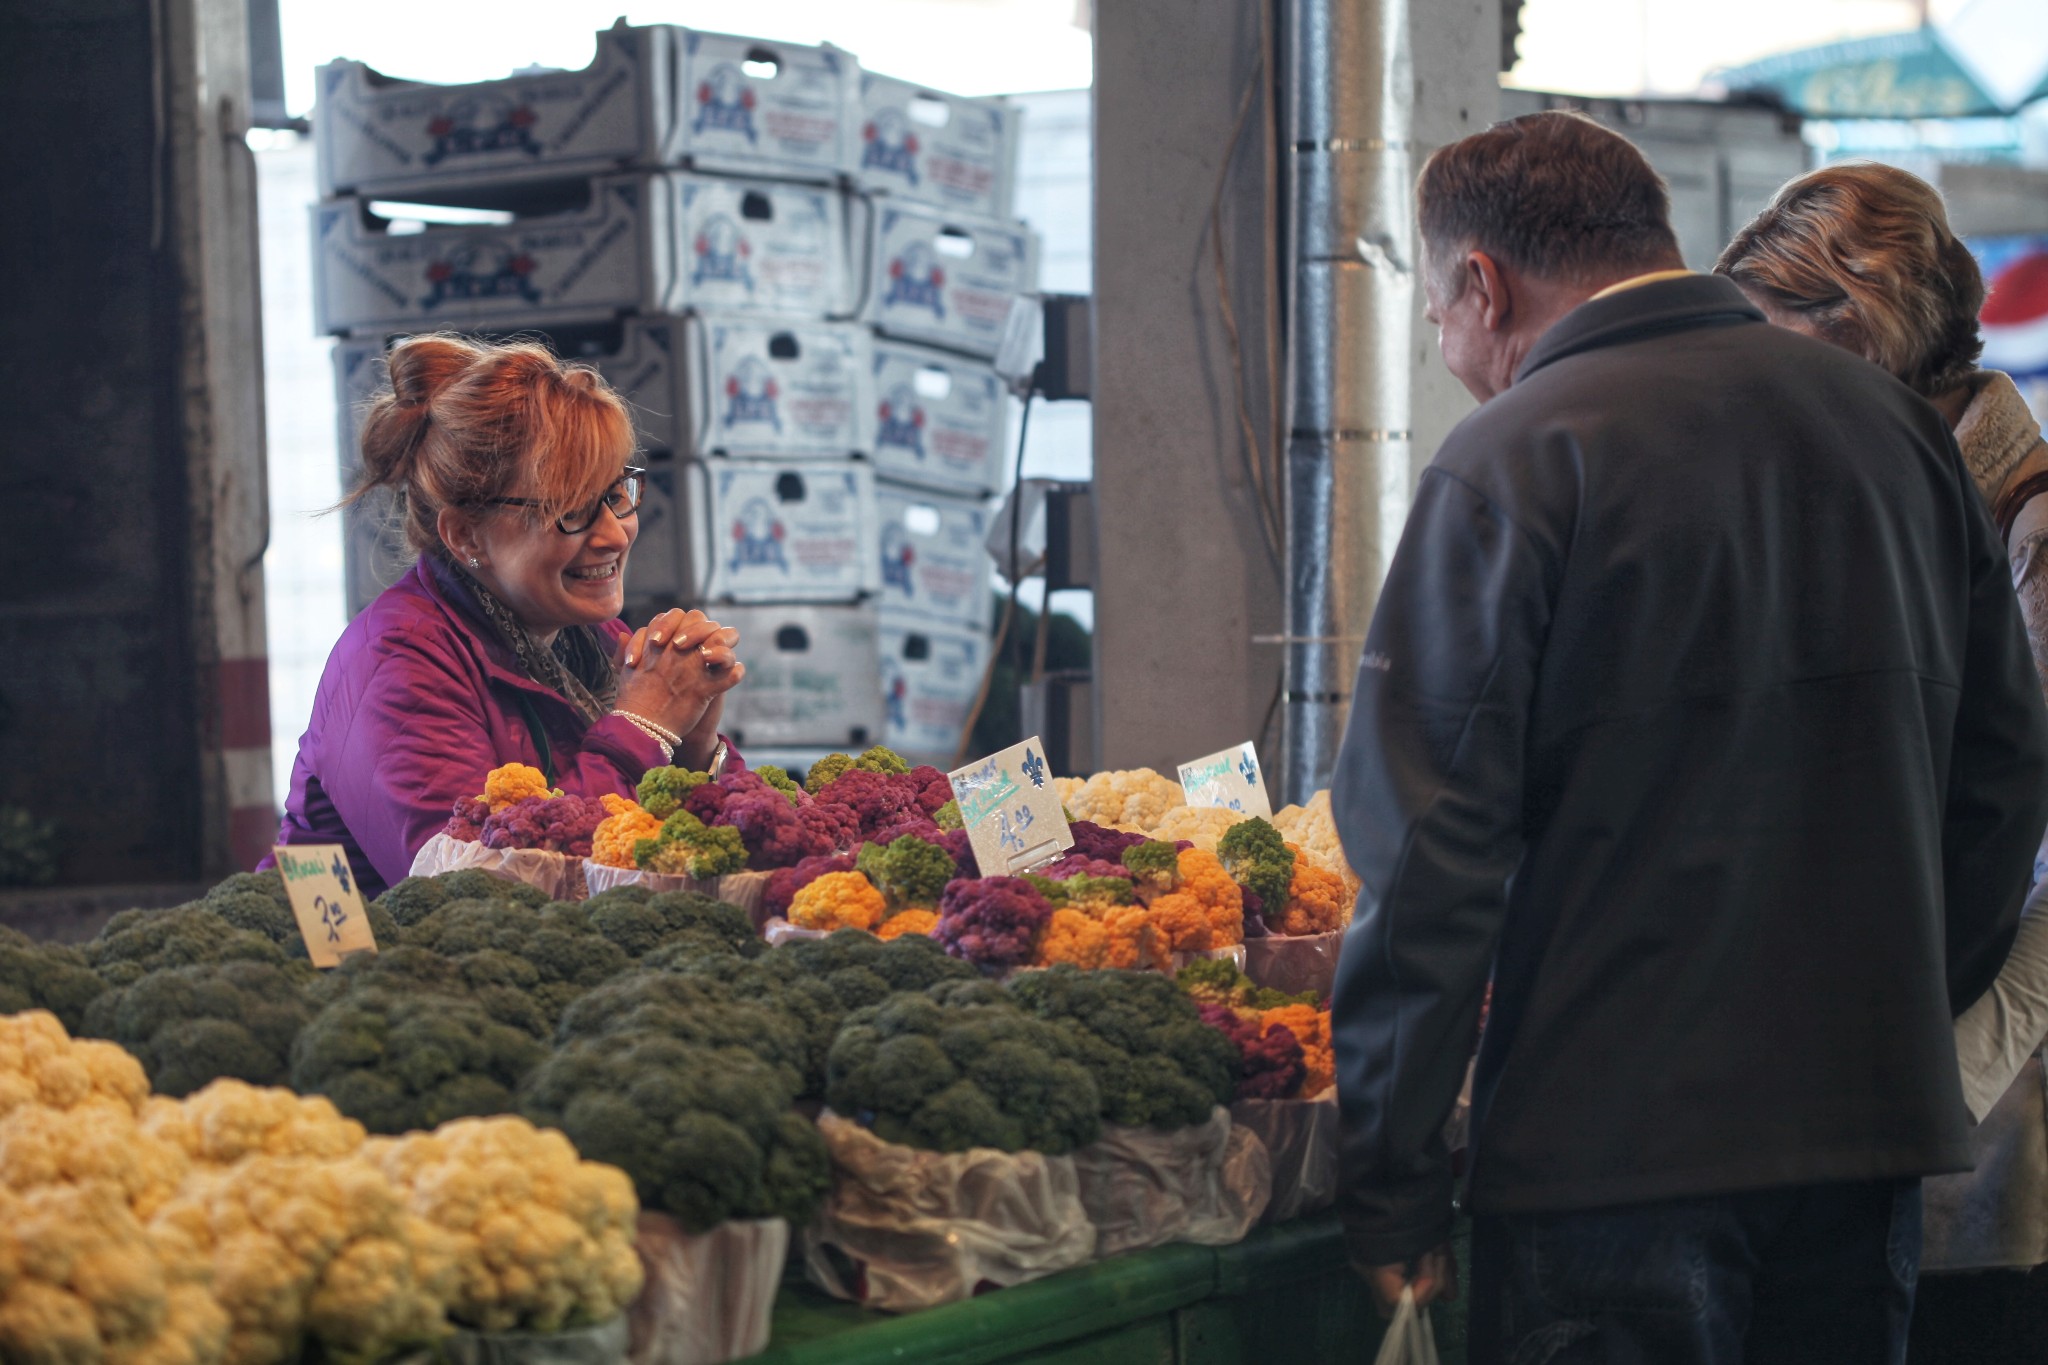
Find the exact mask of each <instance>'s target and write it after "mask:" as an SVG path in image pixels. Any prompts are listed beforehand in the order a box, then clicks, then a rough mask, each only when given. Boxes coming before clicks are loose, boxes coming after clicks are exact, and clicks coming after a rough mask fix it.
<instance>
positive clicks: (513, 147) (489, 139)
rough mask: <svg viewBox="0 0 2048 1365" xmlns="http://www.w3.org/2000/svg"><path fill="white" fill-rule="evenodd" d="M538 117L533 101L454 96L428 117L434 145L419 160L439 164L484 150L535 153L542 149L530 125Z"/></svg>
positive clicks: (476, 154)
mask: <svg viewBox="0 0 2048 1365" xmlns="http://www.w3.org/2000/svg"><path fill="white" fill-rule="evenodd" d="M539 121H540V115H539V114H536V113H535V112H534V111H533V106H532V105H530V104H527V103H525V102H523V101H520V100H511V99H506V98H505V97H504V96H502V95H499V96H477V95H472V96H469V97H468V98H466V99H461V100H457V101H456V102H455V103H454V104H451V105H449V106H448V107H447V108H446V109H444V110H442V111H441V112H440V113H438V114H436V115H434V116H433V117H432V118H431V119H428V120H427V136H429V137H431V138H433V139H434V146H433V148H432V150H430V151H428V152H427V154H426V155H425V156H423V157H421V158H420V163H421V164H422V165H426V166H438V165H439V164H440V163H441V162H443V161H446V160H447V159H448V158H449V157H451V156H479V155H482V154H484V153H487V152H525V153H526V154H527V155H528V156H535V157H537V156H539V155H540V154H541V150H542V149H541V145H540V143H538V142H536V141H535V140H534V137H533V125H534V124H536V123H538V122H539Z"/></svg>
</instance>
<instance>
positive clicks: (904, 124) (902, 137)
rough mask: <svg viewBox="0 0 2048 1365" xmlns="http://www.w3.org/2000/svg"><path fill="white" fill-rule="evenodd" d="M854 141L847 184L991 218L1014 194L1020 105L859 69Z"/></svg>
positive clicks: (1002, 212) (1002, 215)
mask: <svg viewBox="0 0 2048 1365" xmlns="http://www.w3.org/2000/svg"><path fill="white" fill-rule="evenodd" d="M860 105H861V127H860V145H859V147H858V149H857V157H856V161H855V165H854V183H855V184H856V185H858V186H860V188H861V189H863V190H866V191H867V192H868V193H870V194H888V195H894V196H896V197H897V198H900V199H908V200H914V201H916V202H917V203H921V204H931V205H934V206H936V207H938V208H942V209H946V210H949V211H951V212H954V213H965V214H970V215H972V216H974V217H976V218H980V219H986V220H991V221H1000V220H1002V219H1006V218H1008V217H1009V216H1010V214H1011V207H1010V206H1011V202H1012V200H1013V199H1014V198H1015V194H1016V182H1017V135H1018V127H1019V124H1020V122H1021V121H1022V117H1023V111H1022V110H1021V109H1019V108H1018V107H1017V106H1016V105H1014V104H1011V103H1010V102H1009V101H1007V100H1001V99H969V98H967V97H966V96H963V95H948V94H945V93H944V92H942V91H938V90H929V89H926V88H925V87H924V86H921V85H913V84H912V83H911V82H909V81H901V80H897V79H896V78H895V77H894V76H881V75H877V74H875V73H874V72H872V71H863V72H862V73H861V75H860Z"/></svg>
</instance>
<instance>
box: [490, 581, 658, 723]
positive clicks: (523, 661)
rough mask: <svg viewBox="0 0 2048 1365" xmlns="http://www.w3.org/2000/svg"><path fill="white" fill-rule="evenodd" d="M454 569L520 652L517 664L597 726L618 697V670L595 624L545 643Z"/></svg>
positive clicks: (501, 634)
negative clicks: (551, 642) (613, 664)
mask: <svg viewBox="0 0 2048 1365" xmlns="http://www.w3.org/2000/svg"><path fill="white" fill-rule="evenodd" d="M455 572H456V577H457V578H458V579H460V580H461V582H462V585H463V586H464V587H465V588H467V589H469V591H470V592H471V593H473V594H474V595H475V597H476V603H477V606H478V607H479V608H480V609H481V610H482V612H483V615H484V619H485V620H487V621H489V622H490V623H491V625H492V627H493V628H494V629H496V630H497V632H498V636H499V638H501V639H502V640H504V642H505V643H506V644H508V645H510V646H511V647H512V652H513V653H514V654H516V655H518V656H519V667H520V668H521V669H523V670H525V673H526V676H527V677H529V678H531V679H533V680H534V681H535V682H537V683H539V684H540V685H541V686H542V687H545V688H548V689H549V690H551V691H554V692H559V693H560V694H561V695H562V696H563V697H564V698H566V699H567V700H568V703H569V704H570V705H571V706H573V707H575V708H576V710H577V712H578V713H579V714H580V715H581V716H582V717H583V721H584V723H585V724H586V725H595V724H597V723H598V722H599V721H601V720H603V719H604V718H605V716H607V715H608V714H610V712H611V709H612V705H613V703H615V702H616V701H617V700H618V696H619V675H618V670H616V669H615V668H613V667H612V660H611V655H610V653H608V652H607V651H606V650H605V648H604V645H603V642H602V641H601V640H600V638H599V636H598V633H597V631H596V630H595V629H593V628H592V627H590V626H569V627H566V628H564V629H562V630H559V631H557V632H555V638H554V642H553V644H551V645H544V644H542V643H541V642H540V641H539V640H538V639H536V638H534V634H533V632H532V631H530V630H528V629H527V628H526V626H525V625H524V624H522V623H521V621H520V620H519V618H518V617H517V616H514V615H513V614H512V609H511V608H510V607H508V606H506V605H505V604H504V603H503V602H500V601H499V600H498V599H497V598H496V597H494V596H493V595H492V594H491V592H490V591H489V589H487V588H485V587H484V585H483V584H481V583H479V582H477V581H476V580H475V579H474V578H471V577H470V576H469V575H468V574H466V573H464V572H462V570H461V569H460V568H457V569H456V571H455Z"/></svg>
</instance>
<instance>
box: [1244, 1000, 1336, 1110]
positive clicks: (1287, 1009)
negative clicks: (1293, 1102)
mask: <svg viewBox="0 0 2048 1365" xmlns="http://www.w3.org/2000/svg"><path fill="white" fill-rule="evenodd" d="M1259 1023H1260V1026H1261V1027H1262V1028H1266V1029H1272V1028H1275V1027H1279V1028H1284V1029H1286V1030H1287V1031H1288V1032H1289V1033H1291V1034H1293V1035H1294V1037H1295V1039H1296V1040H1297V1041H1298V1042H1299V1043H1300V1044H1301V1055H1302V1061H1303V1063H1304V1064H1305V1065H1306V1066H1307V1068H1308V1076H1307V1079H1305V1080H1304V1081H1303V1082H1302V1084H1301V1090H1300V1092H1299V1094H1300V1096H1301V1098H1303V1099H1314V1098H1315V1097H1316V1096H1318V1095H1320V1094H1322V1093H1323V1092H1324V1091H1325V1090H1328V1089H1329V1088H1330V1087H1331V1086H1333V1085H1335V1084H1336V1083H1337V1057H1336V1052H1335V1050H1334V1048H1333V1046H1332V1044H1331V1041H1330V1012H1329V1011H1328V1010H1319V1009H1317V1008H1316V1007H1315V1006H1314V1005H1282V1006H1280V1007H1279V1008H1278V1009H1270V1010H1266V1011H1264V1012H1263V1013H1261V1014H1260V1015H1259Z"/></svg>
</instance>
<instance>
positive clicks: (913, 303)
mask: <svg viewBox="0 0 2048 1365" xmlns="http://www.w3.org/2000/svg"><path fill="white" fill-rule="evenodd" d="M945 287H946V272H945V270H944V269H943V268H942V267H941V266H940V265H939V263H938V261H937V259H936V258H935V257H934V256H933V254H932V249H931V246H930V245H929V244H928V243H925V242H913V243H911V245H910V249H909V250H907V251H905V252H904V253H903V254H902V255H901V256H898V257H897V258H896V259H895V260H893V261H891V262H889V293H888V296H887V297H886V298H884V299H883V300H882V305H883V306H884V307H886V308H929V309H931V310H932V316H933V317H935V318H937V319H938V320H939V321H941V322H944V321H945V320H946V300H945V295H944V293H943V291H944V289H945Z"/></svg>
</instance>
